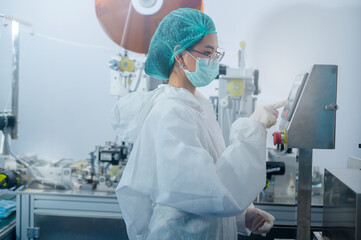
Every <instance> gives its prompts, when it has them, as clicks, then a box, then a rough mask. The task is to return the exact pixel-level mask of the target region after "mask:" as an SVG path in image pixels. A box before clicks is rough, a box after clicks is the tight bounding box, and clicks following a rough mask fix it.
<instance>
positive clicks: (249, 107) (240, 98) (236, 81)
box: [210, 41, 259, 145]
mask: <svg viewBox="0 0 361 240" xmlns="http://www.w3.org/2000/svg"><path fill="white" fill-rule="evenodd" d="M240 47H241V48H240V50H239V52H238V56H239V59H238V68H230V67H227V66H224V65H221V66H220V69H219V77H218V78H219V94H218V97H211V98H210V100H211V102H212V103H213V105H214V108H215V112H216V115H217V119H218V123H219V125H220V127H221V130H222V134H223V137H224V140H225V142H226V145H229V133H230V129H231V125H232V123H233V122H234V121H236V120H237V118H239V117H249V116H250V115H251V114H252V113H253V112H254V109H255V102H256V100H257V98H256V95H258V93H259V88H258V76H259V71H258V70H252V69H246V65H245V55H244V52H245V47H246V43H245V42H243V41H242V42H240Z"/></svg>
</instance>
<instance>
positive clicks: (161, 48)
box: [145, 8, 216, 80]
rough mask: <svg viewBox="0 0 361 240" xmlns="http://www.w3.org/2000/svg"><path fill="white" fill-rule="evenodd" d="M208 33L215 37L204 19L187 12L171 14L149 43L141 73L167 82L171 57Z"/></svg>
mask: <svg viewBox="0 0 361 240" xmlns="http://www.w3.org/2000/svg"><path fill="white" fill-rule="evenodd" d="M208 33H216V27H215V25H214V22H213V20H212V19H211V18H210V17H209V16H208V15H206V14H204V13H202V12H201V11H199V10H196V9H191V8H180V9H177V10H174V11H172V12H171V13H169V14H168V15H167V16H165V17H164V19H163V20H162V21H161V22H160V24H159V26H158V28H157V30H156V31H155V33H154V35H153V37H152V40H151V41H150V45H149V50H148V57H147V60H146V61H145V72H146V73H147V74H148V75H150V76H152V77H154V78H157V79H161V80H167V79H169V71H170V69H171V67H172V65H173V62H174V57H175V56H176V55H178V54H179V53H181V52H182V51H183V50H185V49H187V48H189V47H190V46H192V45H193V44H195V43H196V42H197V41H199V40H200V39H201V38H202V37H203V36H205V35H207V34H208Z"/></svg>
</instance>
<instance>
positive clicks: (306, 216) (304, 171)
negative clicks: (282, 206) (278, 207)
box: [297, 149, 312, 240]
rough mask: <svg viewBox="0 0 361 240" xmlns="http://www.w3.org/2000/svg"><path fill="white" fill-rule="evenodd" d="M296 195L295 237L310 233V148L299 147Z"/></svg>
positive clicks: (305, 238)
mask: <svg viewBox="0 0 361 240" xmlns="http://www.w3.org/2000/svg"><path fill="white" fill-rule="evenodd" d="M298 164H299V167H298V169H299V171H298V195H297V206H298V208H297V239H298V240H308V239H310V235H311V192H312V149H300V151H299V159H298Z"/></svg>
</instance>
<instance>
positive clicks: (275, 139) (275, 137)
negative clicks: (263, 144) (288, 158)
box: [273, 132, 282, 145]
mask: <svg viewBox="0 0 361 240" xmlns="http://www.w3.org/2000/svg"><path fill="white" fill-rule="evenodd" d="M281 143H282V134H281V133H278V132H274V133H273V144H274V145H277V144H281Z"/></svg>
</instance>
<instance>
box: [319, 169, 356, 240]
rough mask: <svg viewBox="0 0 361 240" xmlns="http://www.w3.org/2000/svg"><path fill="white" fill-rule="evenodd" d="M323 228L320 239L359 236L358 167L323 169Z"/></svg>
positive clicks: (351, 239) (353, 238)
mask: <svg viewBox="0 0 361 240" xmlns="http://www.w3.org/2000/svg"><path fill="white" fill-rule="evenodd" d="M323 228H324V230H323V234H322V237H324V239H326V237H327V238H328V239H331V240H334V239H348V240H358V239H361V171H360V170H359V169H325V194H324V199H323Z"/></svg>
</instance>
